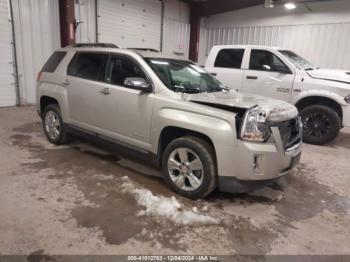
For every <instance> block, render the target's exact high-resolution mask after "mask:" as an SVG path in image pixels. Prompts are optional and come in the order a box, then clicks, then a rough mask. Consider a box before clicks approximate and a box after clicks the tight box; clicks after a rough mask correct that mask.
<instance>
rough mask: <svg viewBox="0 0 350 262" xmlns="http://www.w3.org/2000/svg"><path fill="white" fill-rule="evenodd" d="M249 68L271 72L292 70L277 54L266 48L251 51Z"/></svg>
mask: <svg viewBox="0 0 350 262" xmlns="http://www.w3.org/2000/svg"><path fill="white" fill-rule="evenodd" d="M249 69H250V70H258V71H270V72H285V73H287V72H290V69H289V68H288V67H287V66H286V65H285V64H284V63H283V62H282V60H281V59H279V58H278V57H277V56H276V55H274V54H273V53H271V52H269V51H266V50H257V49H255V50H254V49H253V50H252V51H251V54H250V62H249Z"/></svg>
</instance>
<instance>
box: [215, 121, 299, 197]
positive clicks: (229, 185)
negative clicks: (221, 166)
mask: <svg viewBox="0 0 350 262" xmlns="http://www.w3.org/2000/svg"><path fill="white" fill-rule="evenodd" d="M299 121H300V120H299V119H298V124H299ZM271 130H272V136H273V140H274V142H273V143H269V144H267V143H266V144H263V143H252V142H244V141H240V142H239V143H238V145H237V147H238V148H237V149H238V150H237V151H236V152H240V153H239V156H236V157H234V159H233V160H232V159H231V163H232V166H231V168H232V169H231V170H232V173H231V174H230V173H226V174H223V175H220V174H219V178H218V182H219V188H220V190H221V191H223V192H230V193H242V192H248V191H252V190H255V189H257V188H259V187H261V186H266V185H268V184H270V183H272V182H274V181H275V180H277V179H279V178H280V177H282V176H284V175H286V174H288V172H289V171H290V170H291V169H292V168H293V167H294V166H295V165H297V164H298V163H299V161H300V157H301V148H302V127H301V123H300V126H299V130H298V135H297V136H296V137H294V138H293V141H294V142H293V143H285V142H284V141H283V139H282V138H283V134H281V131H280V129H279V128H278V127H271ZM233 156H234V154H233Z"/></svg>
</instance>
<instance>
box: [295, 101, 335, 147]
mask: <svg viewBox="0 0 350 262" xmlns="http://www.w3.org/2000/svg"><path fill="white" fill-rule="evenodd" d="M300 115H301V118H302V122H303V126H304V135H303V139H304V141H305V142H306V143H309V144H314V145H323V144H326V143H328V142H330V141H332V140H333V139H334V138H335V137H336V136H337V135H338V133H339V130H340V128H341V120H340V117H339V115H338V113H337V112H336V111H335V110H333V109H332V108H330V107H328V106H323V105H312V106H308V107H305V108H304V109H302V110H301V112H300Z"/></svg>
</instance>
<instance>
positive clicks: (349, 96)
mask: <svg viewBox="0 0 350 262" xmlns="http://www.w3.org/2000/svg"><path fill="white" fill-rule="evenodd" d="M344 100H345V102H346V103H348V104H350V95H348V96H346V97H345V98H344Z"/></svg>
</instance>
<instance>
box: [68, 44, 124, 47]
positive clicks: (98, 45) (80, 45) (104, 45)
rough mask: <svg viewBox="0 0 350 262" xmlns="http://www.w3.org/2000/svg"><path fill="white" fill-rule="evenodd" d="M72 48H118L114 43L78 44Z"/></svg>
mask: <svg viewBox="0 0 350 262" xmlns="http://www.w3.org/2000/svg"><path fill="white" fill-rule="evenodd" d="M71 46H72V47H105V48H118V46H116V45H115V44H112V43H77V44H73V45H71Z"/></svg>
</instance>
